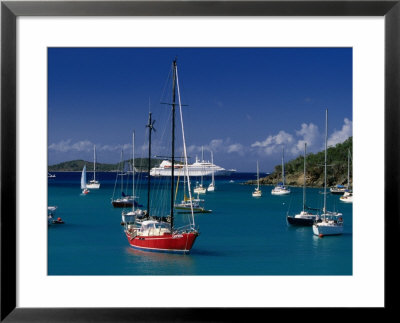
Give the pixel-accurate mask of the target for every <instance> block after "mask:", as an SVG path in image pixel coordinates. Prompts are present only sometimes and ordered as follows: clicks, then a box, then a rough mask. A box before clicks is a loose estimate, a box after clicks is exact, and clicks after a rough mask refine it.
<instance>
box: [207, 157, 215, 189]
mask: <svg viewBox="0 0 400 323" xmlns="http://www.w3.org/2000/svg"><path fill="white" fill-rule="evenodd" d="M211 164H213V165H214V156H213V152H211ZM207 191H209V192H214V191H215V179H214V169H213V171H212V173H211V183H210V185H208V188H207Z"/></svg>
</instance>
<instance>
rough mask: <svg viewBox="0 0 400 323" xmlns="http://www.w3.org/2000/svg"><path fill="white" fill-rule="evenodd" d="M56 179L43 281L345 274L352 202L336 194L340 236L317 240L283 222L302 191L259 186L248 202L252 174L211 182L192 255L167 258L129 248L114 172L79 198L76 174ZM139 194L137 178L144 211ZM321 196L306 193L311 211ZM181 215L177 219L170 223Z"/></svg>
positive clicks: (332, 202) (333, 205)
mask: <svg viewBox="0 0 400 323" xmlns="http://www.w3.org/2000/svg"><path fill="white" fill-rule="evenodd" d="M56 175H57V177H56V178H55V179H49V185H48V204H49V205H57V206H58V209H57V213H56V216H57V217H61V218H62V219H63V220H64V221H65V224H60V225H51V226H49V227H48V274H49V275H352V270H353V265H352V241H353V239H352V231H353V230H352V204H351V203H349V204H347V203H342V202H340V201H339V196H335V195H328V209H329V210H334V209H336V210H337V211H340V212H342V213H343V220H344V234H343V235H341V236H328V237H324V238H319V237H316V236H314V235H313V233H312V228H311V227H290V226H288V225H287V224H286V214H287V212H288V211H289V214H290V215H293V214H294V213H295V212H299V211H301V208H302V188H292V194H290V195H288V196H272V195H271V194H270V192H271V189H272V186H261V190H262V191H263V196H262V197H261V198H254V197H252V196H251V193H252V191H253V189H254V186H249V185H242V184H241V183H242V182H245V181H246V180H247V179H254V178H255V174H245V173H238V174H234V175H232V176H229V177H217V178H216V187H217V189H216V191H215V192H207V194H206V195H203V197H204V199H205V206H206V208H207V209H211V210H212V211H213V212H212V213H209V214H207V213H203V214H196V215H195V222H196V225H197V226H198V227H199V229H200V236H199V237H198V238H197V240H196V242H195V244H194V246H193V248H192V250H191V253H190V254H188V255H180V254H166V253H153V252H144V251H139V250H135V249H132V248H131V247H129V244H128V241H127V239H126V237H125V235H124V232H123V227H122V226H121V225H120V222H121V211H122V209H117V208H113V207H112V205H111V197H112V195H113V191H114V182H115V174H113V173H99V174H97V176H96V177H98V179H99V180H100V182H101V188H100V189H99V190H91V192H90V193H89V194H88V195H86V196H82V195H81V190H80V173H56ZM90 176H91V175H90V174H88V179H90V178H91V177H90ZM230 180H234V182H233V183H231V182H230ZM137 182H139V180H137ZM208 182H209V180H205V184H206V185H208ZM164 184H167V182H165V183H164ZM166 187H167V185H165V187H164V186H163V185H162V186H161V187H159V188H158V189H159V190H163V189H164V188H166ZM145 188H146V182H145V179H142V180H141V182H140V185H139V186H138V193H139V194H138V195H139V196H141V199H140V203H142V204H144V205H145V206H146V203H147V202H146V201H147V200H146V199H147V195H146V191H145ZM158 198H159V196H158V195H157V194H156V193H154V199H155V200H157V199H158ZM322 198H323V195H322V194H321V189H316V188H308V189H307V201H308V204H309V206H310V207H321V205H322ZM168 203H169V202H168ZM168 203H167V204H168ZM186 216H187V215H177V216H176V221H177V223H184V222H185V221H184V220H185V219H186Z"/></svg>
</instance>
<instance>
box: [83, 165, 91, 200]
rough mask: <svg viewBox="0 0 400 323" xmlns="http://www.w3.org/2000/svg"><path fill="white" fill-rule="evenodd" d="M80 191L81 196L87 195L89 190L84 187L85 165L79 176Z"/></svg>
mask: <svg viewBox="0 0 400 323" xmlns="http://www.w3.org/2000/svg"><path fill="white" fill-rule="evenodd" d="M81 190H82V194H87V193H89V190H88V189H87V187H86V164H85V166H83V169H82V174H81Z"/></svg>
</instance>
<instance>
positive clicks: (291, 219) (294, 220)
mask: <svg viewBox="0 0 400 323" xmlns="http://www.w3.org/2000/svg"><path fill="white" fill-rule="evenodd" d="M306 155H307V143H304V174H303V176H304V182H303V210H302V211H301V212H300V213H299V214H296V215H295V216H289V215H288V216H287V217H286V219H287V223H289V224H291V225H299V226H312V225H313V224H314V222H315V220H316V218H317V214H316V213H311V212H310V211H311V210H314V211H316V209H311V208H309V207H307V206H306Z"/></svg>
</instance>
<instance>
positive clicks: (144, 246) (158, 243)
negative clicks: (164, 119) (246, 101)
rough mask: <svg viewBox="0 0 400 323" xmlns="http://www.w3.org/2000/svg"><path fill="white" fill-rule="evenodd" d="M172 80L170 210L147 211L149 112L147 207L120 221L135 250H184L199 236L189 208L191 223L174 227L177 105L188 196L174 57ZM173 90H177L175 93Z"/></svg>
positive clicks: (185, 153)
mask: <svg viewBox="0 0 400 323" xmlns="http://www.w3.org/2000/svg"><path fill="white" fill-rule="evenodd" d="M172 68H173V71H172V72H173V79H172V103H171V106H172V146H171V147H172V155H171V163H172V166H171V194H170V198H171V201H170V202H171V209H170V214H169V215H167V216H160V215H155V214H153V213H152V212H151V211H150V203H149V201H150V177H151V176H150V156H151V132H152V130H154V129H153V124H154V121H152V119H151V113H150V114H149V123H148V125H146V127H148V128H149V162H148V167H149V169H148V171H149V176H148V196H147V210H146V211H144V212H143V213H144V216H143V214H142V212H138V213H137V214H139V213H140V214H141V215H140V216H137V217H135V219H134V220H133V221H126V222H125V224H124V227H125V230H124V231H125V234H126V237H127V238H128V241H129V244H130V245H131V247H133V248H135V249H141V250H146V251H159V252H177V253H188V252H189V251H190V250H191V248H192V247H193V244H194V242H195V240H196V238H197V236H198V235H199V232H198V230H197V229H196V228H195V223H194V215H193V207H192V208H191V223H190V224H188V225H186V226H183V227H180V228H176V227H174V168H175V167H174V162H175V107H176V105H177V104H178V106H179V112H180V119H181V125H182V141H183V151H184V160H185V166H184V169H185V176H186V177H187V185H188V191H189V198H190V199H191V196H190V195H191V193H190V192H191V190H190V179H189V173H188V168H187V167H188V162H187V152H186V143H185V133H184V128H183V118H182V105H181V100H180V90H179V82H178V70H177V65H176V60H174V62H173V66H172ZM176 92H177V93H176ZM176 94H178V102H176Z"/></svg>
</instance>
